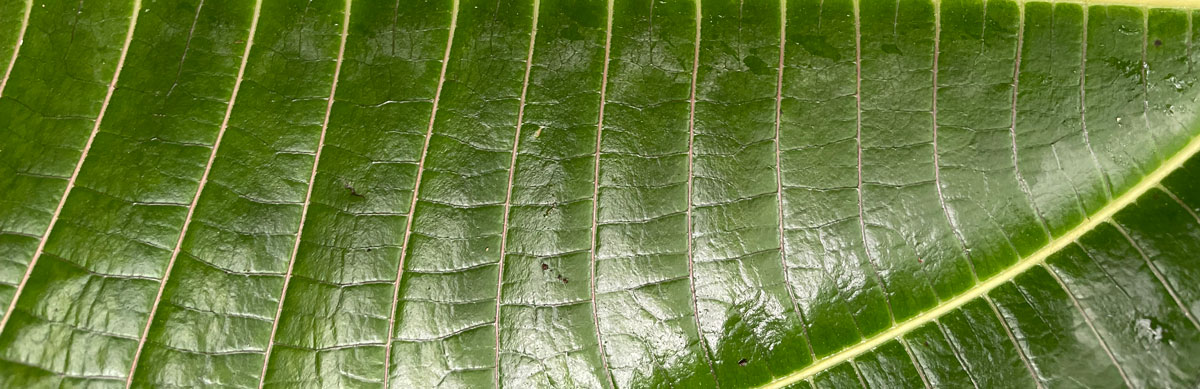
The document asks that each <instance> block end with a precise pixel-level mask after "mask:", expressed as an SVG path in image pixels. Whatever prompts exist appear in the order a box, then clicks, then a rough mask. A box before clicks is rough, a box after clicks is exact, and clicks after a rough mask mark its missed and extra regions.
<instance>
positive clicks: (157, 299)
mask: <svg viewBox="0 0 1200 389" xmlns="http://www.w3.org/2000/svg"><path fill="white" fill-rule="evenodd" d="M136 1H139V2H140V1H141V0H136ZM261 11H262V0H257V1H255V2H254V16H253V17H252V20H251V22H250V32H249V34H248V37H247V38H246V48H245V49H244V50H243V51H242V63H241V64H240V65H238V73H237V79H236V81H234V83H233V92H232V93H230V95H229V104H227V105H226V106H225V117H224V118H223V119H221V127H220V129H218V130H217V139H216V140H214V141H213V146H212V151H210V152H209V154H208V162H207V163H205V164H204V174H202V175H201V176H200V184H199V185H197V186H196V194H195V195H193V196H192V203H191V204H190V205H188V211H187V216H186V217H184V219H183V228H182V229H180V231H179V239H178V240H176V241H175V249H174V250H172V251H171V259H170V260H168V261H167V268H166V270H164V271H163V278H162V281H160V282H159V283H158V293H156V294H155V295H154V302H153V303H152V304H151V305H150V314H149V315H148V316H147V317H146V324H145V326H143V328H142V336H141V337H140V338H139V340H138V346H137V351H136V352H135V353H134V354H133V362H132V363H131V364H130V366H129V376H128V377H126V378H125V387H126V388H129V387H130V386H131V385H133V373H134V372H136V371H137V367H138V359H140V358H141V357H142V351H143V350H144V349H145V348H146V337H147V336H148V335H149V334H150V324H151V323H154V315H155V314H156V313H158V306H159V304H160V303H161V301H162V296H163V290H165V289H166V287H167V280H169V279H170V278H171V269H172V268H174V267H175V260H176V259H178V258H179V252H180V249H181V248H182V247H183V239H184V238H185V237H187V232H188V226H189V225H191V222H192V215H193V214H195V212H196V203H197V202H199V201H200V194H201V193H203V192H204V184H206V183H208V174H209V173H210V172H212V165H213V161H215V160H216V159H217V150H219V149H220V148H221V138H223V137H224V136H225V130H226V129H228V128H229V116H230V114H232V113H233V105H234V104H235V103H236V102H237V96H238V90H239V89H240V88H241V86H242V78H243V76H245V74H246V62H247V61H248V60H249V59H250V48H251V47H252V46H254V32H255V31H256V30H257V29H258V18H259V14H260V12H261Z"/></svg>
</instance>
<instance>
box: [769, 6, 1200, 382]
mask: <svg viewBox="0 0 1200 389" xmlns="http://www.w3.org/2000/svg"><path fill="white" fill-rule="evenodd" d="M1154 1H1166V0H1154ZM1197 152H1200V135H1195V136H1193V137H1192V139H1191V141H1189V142H1188V144H1187V145H1186V146H1184V147H1183V149H1180V150H1179V152H1177V153H1175V154H1174V155H1173V156H1171V158H1169V159H1167V160H1166V161H1163V163H1162V164H1161V165H1159V167H1158V168H1156V169H1154V171H1152V172H1150V174H1147V175H1146V176H1145V177H1143V178H1142V180H1141V181H1139V182H1138V183H1137V185H1134V186H1133V187H1132V188H1130V189H1129V190H1128V191H1126V192H1125V193H1124V194H1122V195H1120V196H1118V197H1116V198H1113V200H1112V201H1111V202H1109V203H1108V204H1107V205H1105V206H1104V207H1103V208H1100V209H1099V210H1098V211H1096V213H1094V214H1092V215H1091V216H1089V217H1088V218H1087V219H1086V220H1084V221H1083V223H1080V224H1079V225H1078V226H1075V227H1074V228H1072V229H1071V230H1069V231H1067V233H1065V234H1063V235H1062V236H1060V237H1058V238H1055V239H1054V240H1052V241H1050V242H1049V243H1047V244H1046V245H1045V246H1042V248H1041V249H1039V250H1038V251H1036V252H1034V253H1033V254H1030V255H1029V256H1027V257H1025V258H1021V259H1020V260H1018V261H1017V263H1016V264H1014V265H1013V266H1012V267H1009V268H1008V269H1005V270H1004V271H1002V272H1000V273H998V274H996V275H995V276H992V277H991V278H988V279H987V280H984V281H983V282H981V283H979V284H976V285H975V286H973V287H971V288H970V289H967V290H966V291H964V292H963V293H962V294H960V295H958V296H957V297H955V298H952V299H950V300H946V301H945V302H942V303H941V304H939V305H938V306H937V307H934V308H933V309H932V310H929V311H925V312H923V313H921V314H919V315H917V316H914V317H912V318H909V319H907V320H905V321H903V322H899V323H896V325H895V326H893V327H892V328H891V329H889V330H887V331H884V332H882V333H880V334H878V335H875V336H872V337H870V338H867V339H864V340H863V341H862V342H859V343H858V344H855V345H854V346H851V347H849V348H846V349H843V350H842V351H839V352H837V353H836V354H833V355H830V356H828V357H826V358H823V359H821V360H819V361H817V362H816V363H814V364H812V365H810V366H808V367H807V368H804V369H803V370H799V371H797V372H794V373H792V374H789V375H787V376H784V377H782V378H779V379H776V380H774V381H771V382H769V383H767V384H766V385H763V386H762V387H763V388H772V389H773V388H782V387H785V386H787V385H790V384H792V383H795V382H798V381H801V380H804V379H807V378H809V377H812V376H813V375H816V374H817V373H819V372H821V371H824V370H826V369H829V368H831V367H833V366H835V365H837V364H839V363H842V362H845V361H847V360H849V359H851V358H854V357H856V356H858V355H861V354H863V353H866V352H868V351H870V350H872V349H874V348H875V347H878V346H879V345H882V344H884V343H886V342H888V341H891V340H893V339H897V338H899V337H900V336H902V335H904V334H906V333H908V332H909V331H912V330H914V329H916V328H918V327H920V326H922V325H925V324H927V323H929V322H932V321H934V320H936V319H937V318H939V317H941V316H942V315H945V314H946V313H949V312H951V311H953V310H955V309H958V308H959V307H961V306H963V305H964V304H966V303H968V302H970V301H971V300H974V299H975V298H977V297H979V296H982V295H984V294H985V293H987V292H989V291H991V290H992V289H995V288H996V287H998V286H1000V285H1002V284H1004V283H1007V282H1009V281H1011V280H1012V279H1013V278H1016V276H1018V275H1020V274H1021V273H1024V272H1025V271H1026V270H1029V268H1031V267H1034V266H1037V265H1039V264H1041V263H1042V262H1044V261H1045V260H1046V258H1047V257H1049V256H1050V255H1052V254H1054V253H1056V252H1058V251H1059V250H1061V249H1062V248H1063V247H1066V246H1067V245H1069V244H1071V243H1073V242H1075V241H1076V240H1078V239H1079V238H1080V237H1082V236H1083V235H1084V234H1086V233H1088V232H1089V231H1091V230H1092V229H1093V228H1095V227H1096V226H1097V225H1100V224H1101V223H1104V222H1105V221H1107V220H1109V219H1110V218H1111V217H1112V216H1113V215H1114V214H1116V213H1117V212H1119V211H1121V210H1122V209H1124V208H1125V207H1126V206H1128V205H1129V204H1130V203H1132V202H1134V201H1135V200H1137V199H1138V198H1139V197H1141V196H1142V195H1143V194H1145V193H1146V192H1147V191H1149V190H1150V189H1153V188H1155V187H1157V186H1158V185H1159V183H1160V182H1162V180H1163V179H1164V178H1166V177H1167V176H1168V175H1170V174H1171V172H1174V171H1175V170H1178V169H1179V168H1180V167H1181V166H1183V164H1184V163H1185V162H1187V160H1188V159H1190V158H1191V157H1192V156H1193V155H1195V154H1196V153H1197Z"/></svg>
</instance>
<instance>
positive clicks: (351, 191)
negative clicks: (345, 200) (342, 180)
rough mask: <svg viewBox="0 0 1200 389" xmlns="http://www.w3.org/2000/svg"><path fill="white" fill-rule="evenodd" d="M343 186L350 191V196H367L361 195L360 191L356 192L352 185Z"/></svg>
mask: <svg viewBox="0 0 1200 389" xmlns="http://www.w3.org/2000/svg"><path fill="white" fill-rule="evenodd" d="M344 186H345V187H346V190H349V191H350V195H351V196H354V197H367V196H363V195H362V194H361V193H358V191H357V190H355V189H354V185H350V184H345V185H344Z"/></svg>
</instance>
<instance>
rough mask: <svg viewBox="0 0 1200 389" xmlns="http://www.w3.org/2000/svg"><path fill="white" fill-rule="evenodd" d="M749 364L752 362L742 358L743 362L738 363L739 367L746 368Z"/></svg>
mask: <svg viewBox="0 0 1200 389" xmlns="http://www.w3.org/2000/svg"><path fill="white" fill-rule="evenodd" d="M749 364H750V361H747V360H746V358H742V360H740V361H738V366H746V365H749Z"/></svg>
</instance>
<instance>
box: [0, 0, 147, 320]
mask: <svg viewBox="0 0 1200 389" xmlns="http://www.w3.org/2000/svg"><path fill="white" fill-rule="evenodd" d="M30 6H32V3H30ZM141 8H142V0H134V2H133V16H131V17H130V19H129V30H128V31H126V32H125V43H124V44H122V46H121V55H120V56H119V57H118V58H117V67H116V69H115V70H114V71H113V76H112V81H110V82H109V83H108V91H107V92H105V94H104V100H103V102H102V103H100V112H99V113H98V114H97V115H96V121H95V123H94V125H93V126H92V132H91V133H90V134H88V139H87V142H85V143H84V144H83V150H82V151H80V153H79V160H78V161H76V162H75V169H73V170H71V177H70V178H68V179H67V188H66V189H64V190H63V195H62V197H60V198H59V199H58V205H56V206H55V207H54V214H53V215H51V216H50V224H48V225H46V231H45V232H44V233H42V236H41V239H40V240H39V241H38V246H37V249H35V250H34V251H33V258H32V259H30V260H29V265H27V267H26V268H25V275H24V276H22V277H21V282H20V283H18V284H17V290H16V291H15V292H13V296H12V301H10V302H9V303H8V309H7V310H5V311H4V317H2V318H0V333H4V328H5V327H6V326H7V325H8V319H9V318H10V317H12V311H13V310H14V309H16V307H17V301H18V300H20V298H21V292H23V291H24V290H25V285H26V284H27V283H28V282H29V277H30V276H32V275H33V268H34V267H35V265H37V262H38V258H40V257H41V256H42V253H43V252H45V251H46V242H47V241H48V240H49V239H50V232H51V231H53V230H54V224H55V223H57V222H58V218H59V216H60V215H62V210H63V206H65V205H66V204H67V197H69V196H70V195H71V189H73V188H75V180H76V179H77V178H79V170H80V169H81V168H83V161H84V160H86V159H87V156H88V151H91V149H92V142H93V141H95V140H96V134H97V133H99V132H100V123H101V122H102V121H103V120H104V113H105V112H107V111H108V103H109V102H110V101H112V96H113V92H114V91H116V89H117V80H118V79H119V78H120V76H121V69H122V68H124V67H125V56H126V55H127V54H129V44H130V43H131V42H133V30H134V27H136V26H137V20H138V14H140V13H141V12H140V11H141ZM25 18H26V21H25V22H23V23H26V24H27V23H28V18H29V12H26V13H25ZM24 29H25V26H22V30H24ZM22 34H23V32H22ZM22 39H24V37H22ZM18 49H19V48H18ZM16 55H17V53H16V51H15V50H14V52H13V59H12V61H15V60H16ZM11 71H12V66H11V63H10V66H9V68H8V70H7V71H6V72H5V76H4V81H3V82H8V72H11ZM0 93H3V87H2V86H0Z"/></svg>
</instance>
